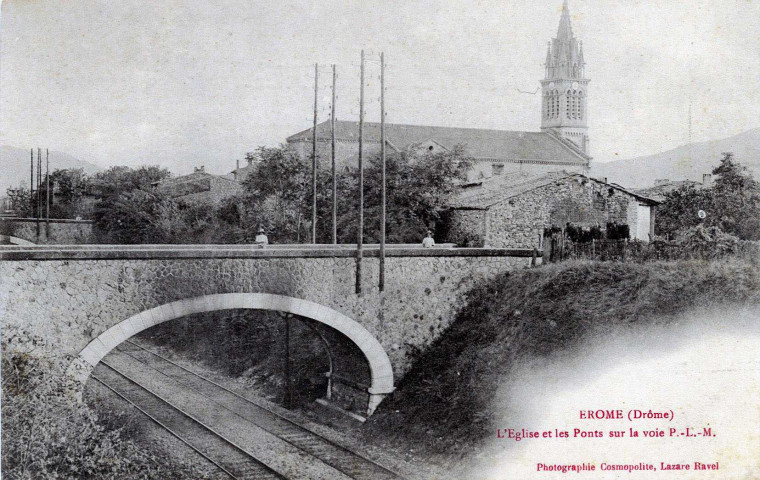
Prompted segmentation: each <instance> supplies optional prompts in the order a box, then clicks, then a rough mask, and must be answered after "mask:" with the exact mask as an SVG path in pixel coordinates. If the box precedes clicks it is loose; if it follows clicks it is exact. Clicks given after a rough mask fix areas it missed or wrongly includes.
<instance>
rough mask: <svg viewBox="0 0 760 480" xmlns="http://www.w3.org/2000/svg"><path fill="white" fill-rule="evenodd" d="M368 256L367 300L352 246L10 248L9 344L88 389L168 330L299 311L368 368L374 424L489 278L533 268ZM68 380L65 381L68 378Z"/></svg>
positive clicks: (483, 254)
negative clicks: (241, 315)
mask: <svg viewBox="0 0 760 480" xmlns="http://www.w3.org/2000/svg"><path fill="white" fill-rule="evenodd" d="M386 255H387V256H386V263H385V264H386V276H385V279H386V280H385V282H386V283H385V291H384V292H382V293H381V292H380V291H379V289H378V268H379V259H378V250H377V248H372V247H369V248H367V250H365V255H364V259H363V265H362V286H363V291H362V293H361V294H357V293H356V291H355V285H356V262H357V260H356V251H355V249H354V248H351V246H304V245H294V246H269V247H267V248H263V249H262V248H256V247H253V246H245V245H228V246H222V245H186V246H182V245H164V246H159V245H140V246H123V245H122V246H113V245H110V246H105V245H98V246H96V245H68V246H61V245H58V246H53V245H50V246H2V247H0V259H2V260H3V261H2V262H0V283H1V284H2V289H0V295H2V296H1V297H0V315H1V316H2V318H3V323H4V331H3V345H4V348H5V349H7V350H10V351H14V350H15V351H25V350H27V349H29V348H30V346H31V345H34V346H35V348H36V349H37V350H40V349H42V351H44V352H47V353H46V355H51V356H54V357H56V358H59V359H60V358H64V359H65V360H64V361H63V362H59V363H60V364H61V365H68V368H67V372H68V374H69V375H73V376H75V377H76V378H78V379H79V380H81V381H82V383H84V382H86V380H87V378H88V377H89V374H90V372H91V371H92V369H93V368H94V366H95V365H96V364H97V363H98V362H99V361H100V359H101V358H103V357H104V356H105V355H106V354H107V353H108V352H109V351H110V350H111V349H113V348H114V347H116V346H117V345H118V344H119V343H121V342H123V341H125V340H126V339H128V338H129V337H131V336H133V335H135V334H137V333H139V332H140V331H142V330H144V329H146V328H149V327H151V326H153V325H157V324H159V323H162V322H165V321H169V320H173V319H176V318H181V317H184V316H186V315H190V314H194V313H201V312H210V311H218V310H226V309H239V308H243V309H261V310H273V311H281V312H289V313H293V314H296V315H299V316H302V317H306V318H309V319H312V320H315V321H317V322H321V323H323V324H325V325H328V326H330V327H332V328H334V329H335V330H337V331H338V332H340V333H341V334H343V335H344V336H345V337H347V338H348V339H349V340H350V341H351V342H353V343H354V344H355V345H356V346H357V347H358V348H359V349H360V350H361V352H362V353H363V355H364V356H365V357H366V360H367V362H368V364H369V367H370V375H371V385H370V387H369V388H368V389H367V392H366V393H367V413H368V414H371V413H372V411H374V409H375V408H376V407H377V405H378V404H379V402H380V401H381V400H382V399H383V398H384V397H385V396H386V395H388V394H389V393H391V392H392V391H393V389H394V385H395V381H396V380H398V379H399V378H400V377H401V376H403V375H404V373H406V371H407V370H408V369H409V367H410V359H409V353H410V352H411V350H412V349H417V348H424V347H425V346H426V345H428V344H429V343H430V342H432V341H433V340H434V339H435V338H436V337H437V336H438V335H439V334H440V332H441V331H442V330H443V329H445V328H446V327H447V326H448V325H449V324H450V323H451V321H452V320H453V318H454V315H455V313H456V311H457V309H458V306H459V305H460V303H461V294H462V293H464V292H465V291H466V290H467V289H468V288H469V287H470V286H472V285H473V283H474V282H475V281H477V280H478V279H479V278H484V277H492V276H494V275H496V274H498V273H501V272H505V271H510V270H515V269H519V268H523V267H525V266H528V265H529V264H530V262H531V258H530V257H531V255H532V252H531V251H526V250H504V249H482V248H472V249H470V248H465V249H456V248H445V247H444V248H433V249H422V248H417V247H403V246H389V247H388V248H387V250H386ZM63 373H64V372H63V371H61V372H57V374H63Z"/></svg>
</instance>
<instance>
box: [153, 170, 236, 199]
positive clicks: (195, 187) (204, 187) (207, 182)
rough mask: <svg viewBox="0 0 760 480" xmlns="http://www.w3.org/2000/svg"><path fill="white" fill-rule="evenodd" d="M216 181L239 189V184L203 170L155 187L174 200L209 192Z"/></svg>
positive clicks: (173, 178)
mask: <svg viewBox="0 0 760 480" xmlns="http://www.w3.org/2000/svg"><path fill="white" fill-rule="evenodd" d="M212 180H216V181H218V182H221V183H223V184H226V185H227V186H229V187H233V188H234V187H237V186H238V182H236V181H234V180H232V179H229V178H227V177H225V176H222V175H214V174H211V173H207V172H205V171H203V170H197V171H195V172H193V173H190V174H187V175H182V176H179V177H170V178H166V179H164V180H161V181H159V182H155V183H154V184H153V185H154V186H155V187H156V188H158V189H159V190H161V191H164V192H166V193H167V194H168V195H169V196H171V197H173V198H178V197H183V196H185V195H190V194H193V193H199V192H203V191H208V190H209V189H210V188H211V181H212Z"/></svg>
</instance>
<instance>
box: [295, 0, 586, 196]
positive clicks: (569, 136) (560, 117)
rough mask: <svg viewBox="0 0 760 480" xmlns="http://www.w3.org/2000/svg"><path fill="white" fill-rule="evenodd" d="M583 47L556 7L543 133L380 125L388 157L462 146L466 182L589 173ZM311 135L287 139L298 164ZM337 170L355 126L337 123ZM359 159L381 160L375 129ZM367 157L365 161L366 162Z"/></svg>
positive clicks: (327, 152)
mask: <svg viewBox="0 0 760 480" xmlns="http://www.w3.org/2000/svg"><path fill="white" fill-rule="evenodd" d="M584 70H585V62H584V59H583V45H582V43H581V42H580V41H578V40H577V39H576V38H575V36H574V34H573V28H572V25H571V22H570V12H569V9H568V6H567V0H565V3H564V4H563V6H562V14H561V18H560V21H559V28H558V31H557V36H556V38H554V39H553V40H552V41H551V42H549V46H548V51H547V54H546V64H545V76H544V79H543V80H541V92H542V104H541V112H540V115H541V129H540V131H538V132H521V131H506V130H487V129H476V128H452V127H436V126H427V125H403V124H392V123H386V125H385V136H386V151H387V152H389V153H392V152H400V151H419V152H422V153H426V152H433V153H434V152H437V151H446V150H449V149H451V148H453V147H454V146H456V145H462V146H463V147H464V148H465V152H466V154H467V155H468V156H470V157H472V158H473V160H474V166H473V169H472V171H470V172H469V177H470V180H475V181H477V180H478V179H483V178H490V177H492V176H498V175H503V174H507V173H516V172H521V173H523V174H541V173H548V172H553V171H560V170H564V171H567V172H576V173H587V172H588V169H589V166H590V163H591V156H590V154H589V153H590V149H589V135H588V114H587V98H588V90H587V88H588V83H589V80H588V79H587V78H585V72H584ZM313 137H314V132H313V130H312V129H311V128H310V129H308V130H304V131H302V132H299V133H296V134H294V135H291V136H290V137H288V138H287V143H288V145H289V146H290V147H291V148H293V149H294V150H295V151H296V152H298V153H299V154H300V155H301V156H303V157H304V158H308V157H310V156H311V152H312V142H313ZM335 137H336V147H335V152H336V153H335V156H336V163H337V164H338V165H340V166H341V167H344V168H345V167H349V166H353V165H356V159H357V156H358V148H359V143H358V141H359V123H358V122H353V121H336V122H335ZM316 142H317V157H318V160H319V162H320V164H321V165H323V166H324V165H327V164H329V163H330V158H331V128H330V122H329V121H326V122H322V123H320V124H318V125H317V129H316ZM363 144H364V155H365V156H366V157H370V156H373V155H376V154H378V153H379V152H380V124H379V123H372V122H365V123H364V138H363ZM366 157H365V158H366Z"/></svg>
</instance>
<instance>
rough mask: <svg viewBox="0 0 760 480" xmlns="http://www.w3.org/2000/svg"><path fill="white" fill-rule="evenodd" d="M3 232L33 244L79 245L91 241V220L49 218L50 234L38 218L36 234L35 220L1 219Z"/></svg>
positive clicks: (44, 223)
mask: <svg viewBox="0 0 760 480" xmlns="http://www.w3.org/2000/svg"><path fill="white" fill-rule="evenodd" d="M2 223H3V224H4V225H3V232H4V233H5V232H8V233H7V234H8V235H12V236H14V237H18V238H21V239H24V240H27V241H29V242H32V243H35V244H58V245H81V244H87V243H92V223H93V222H92V221H91V220H65V219H51V220H50V236H49V237H48V235H47V227H46V222H45V221H44V220H40V235H39V236H37V220H35V219H30V218H12V219H5V220H2Z"/></svg>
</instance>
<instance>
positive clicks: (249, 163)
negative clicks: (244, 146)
mask: <svg viewBox="0 0 760 480" xmlns="http://www.w3.org/2000/svg"><path fill="white" fill-rule="evenodd" d="M251 164H253V158H252V157H248V165H249V166H250V165H251Z"/></svg>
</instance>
